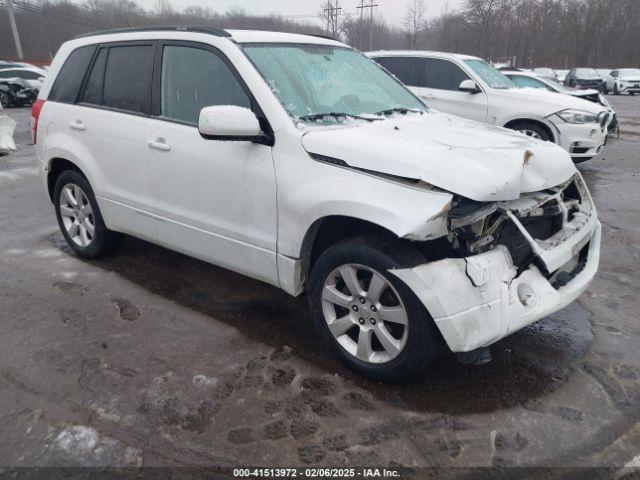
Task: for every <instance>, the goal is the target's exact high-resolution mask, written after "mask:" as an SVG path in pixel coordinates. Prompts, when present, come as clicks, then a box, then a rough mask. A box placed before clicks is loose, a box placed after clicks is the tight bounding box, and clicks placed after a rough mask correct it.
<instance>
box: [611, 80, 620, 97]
mask: <svg viewBox="0 0 640 480" xmlns="http://www.w3.org/2000/svg"><path fill="white" fill-rule="evenodd" d="M613 94H614V95H620V92H619V91H618V84H617V83H614V84H613Z"/></svg>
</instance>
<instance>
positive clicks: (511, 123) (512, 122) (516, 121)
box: [503, 117, 558, 143]
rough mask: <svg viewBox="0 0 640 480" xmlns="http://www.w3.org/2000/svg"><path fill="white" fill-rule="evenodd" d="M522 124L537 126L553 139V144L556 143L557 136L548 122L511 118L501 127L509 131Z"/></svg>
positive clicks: (535, 119)
mask: <svg viewBox="0 0 640 480" xmlns="http://www.w3.org/2000/svg"><path fill="white" fill-rule="evenodd" d="M522 123H533V124H534V125H538V126H540V127H542V128H544V129H545V131H546V132H547V133H548V134H549V136H550V137H551V138H552V139H553V142H554V143H558V135H557V134H556V131H555V129H554V128H553V126H552V125H551V124H550V123H549V122H546V121H545V120H544V119H540V118H528V117H517V118H513V119H511V120H509V121H508V122H506V123H505V124H504V125H503V127H504V128H508V129H510V130H515V127H516V126H517V125H518V124H522Z"/></svg>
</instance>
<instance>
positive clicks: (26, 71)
mask: <svg viewBox="0 0 640 480" xmlns="http://www.w3.org/2000/svg"><path fill="white" fill-rule="evenodd" d="M44 77H45V75H44V73H43V72H42V71H41V70H40V69H36V68H26V67H20V68H2V67H0V80H3V79H8V78H21V79H23V80H24V81H26V82H27V83H28V84H29V86H30V87H31V88H38V89H39V88H40V86H41V85H42V80H43V79H44Z"/></svg>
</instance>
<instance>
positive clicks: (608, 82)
mask: <svg viewBox="0 0 640 480" xmlns="http://www.w3.org/2000/svg"><path fill="white" fill-rule="evenodd" d="M605 90H606V91H607V92H611V93H613V94H614V95H620V94H621V93H628V94H629V95H635V94H636V93H638V94H640V69H638V68H621V69H620V70H612V71H611V73H610V74H609V76H608V77H606V78H605Z"/></svg>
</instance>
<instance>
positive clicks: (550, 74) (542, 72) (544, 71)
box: [532, 68, 558, 82]
mask: <svg viewBox="0 0 640 480" xmlns="http://www.w3.org/2000/svg"><path fill="white" fill-rule="evenodd" d="M532 73H535V74H536V75H538V76H540V77H543V78H546V79H549V80H552V81H554V82H557V81H558V76H557V75H556V72H554V71H553V69H551V68H534V69H533V72H532Z"/></svg>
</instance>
